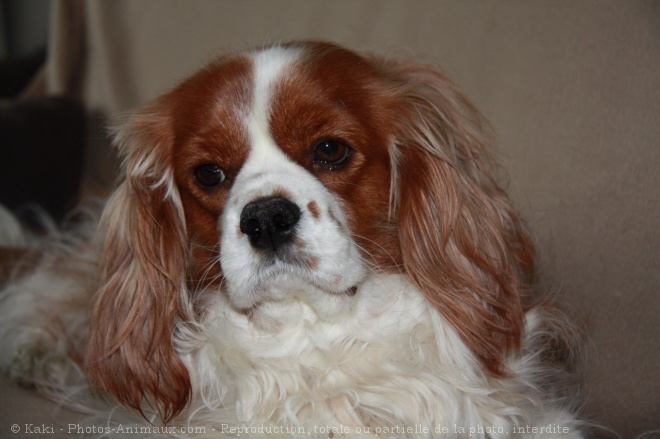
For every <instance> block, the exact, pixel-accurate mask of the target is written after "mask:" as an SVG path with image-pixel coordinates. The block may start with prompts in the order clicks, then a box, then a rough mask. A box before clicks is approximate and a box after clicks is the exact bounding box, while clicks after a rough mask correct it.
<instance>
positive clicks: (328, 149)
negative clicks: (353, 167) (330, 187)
mask: <svg viewBox="0 0 660 439" xmlns="http://www.w3.org/2000/svg"><path fill="white" fill-rule="evenodd" d="M352 151H353V150H352V149H351V148H350V147H349V146H347V145H345V144H343V143H341V142H337V141H336V140H327V139H323V140H319V141H318V142H316V143H315V144H314V163H316V164H319V165H322V166H325V167H328V168H330V169H337V168H339V167H341V166H342V165H344V164H346V163H347V162H348V159H349V158H350V156H351V152H352Z"/></svg>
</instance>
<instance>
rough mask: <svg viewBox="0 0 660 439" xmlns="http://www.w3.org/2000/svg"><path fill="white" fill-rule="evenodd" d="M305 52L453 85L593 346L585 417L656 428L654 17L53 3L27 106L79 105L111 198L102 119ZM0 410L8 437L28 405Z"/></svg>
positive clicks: (592, 11) (659, 211)
mask: <svg viewBox="0 0 660 439" xmlns="http://www.w3.org/2000/svg"><path fill="white" fill-rule="evenodd" d="M299 38H307V39H309V38H311V39H324V40H332V41H335V42H338V43H342V44H345V45H347V46H349V47H352V48H354V49H358V50H367V51H372V52H374V53H379V54H384V55H387V56H391V57H394V58H404V59H406V58H413V59H418V60H419V59H421V60H424V61H427V62H429V63H431V64H435V65H437V66H440V67H442V68H443V69H444V70H445V71H447V72H448V73H449V75H450V76H451V77H453V78H454V79H455V81H456V82H457V83H458V84H459V85H460V87H461V88H462V89H463V90H464V92H465V93H466V94H467V95H468V96H469V97H470V98H471V99H472V100H473V101H474V103H475V104H476V105H477V106H478V107H479V108H481V109H482V111H483V112H484V113H485V115H486V117H487V118H488V119H489V120H490V121H491V123H492V125H493V127H494V130H495V132H496V133H497V148H498V149H497V154H498V158H499V160H500V162H501V164H502V165H503V168H504V169H506V172H507V173H508V181H509V182H510V183H509V191H510V193H511V194H512V195H513V198H514V199H515V200H516V202H517V204H518V206H519V207H520V208H521V210H522V211H523V212H524V215H525V217H526V218H527V220H528V222H529V224H530V227H531V229H532V231H533V233H534V234H535V236H536V237H537V240H538V247H539V249H540V253H541V267H540V268H541V272H542V276H543V279H544V284H545V286H546V288H547V289H548V290H550V291H559V295H560V297H561V303H562V304H563V305H564V306H565V308H568V309H569V310H570V311H571V312H572V314H574V315H575V316H576V319H577V320H578V321H579V322H582V323H581V324H582V325H583V326H584V328H585V330H586V332H587V333H588V334H589V340H588V342H587V343H586V347H585V349H586V355H585V357H586V360H585V365H584V372H583V374H584V380H583V383H584V384H583V386H582V394H583V396H584V398H585V408H584V413H585V414H586V415H587V416H588V417H589V418H590V419H591V420H593V421H595V422H597V423H600V424H603V425H605V426H607V427H610V428H611V429H612V430H613V431H614V432H616V433H618V434H619V435H621V437H630V438H634V437H637V436H639V435H640V434H641V433H643V432H648V431H651V430H660V377H659V376H660V374H658V364H660V342H659V341H658V339H659V336H660V334H659V330H658V320H659V318H658V316H659V315H660V294H659V291H658V290H659V288H660V270H659V269H658V264H659V263H660V232H659V227H658V225H659V224H658V218H659V217H660V172H659V171H660V145H659V144H658V143H659V140H658V139H660V123H659V119H660V3H658V2H654V1H627V2H616V1H609V0H607V1H600V0H590V1H580V2H574V1H571V0H560V1H538V0H532V1H527V2H509V1H498V2H478V1H433V0H429V1H416V2H401V1H397V0H360V1H353V0H339V1H333V2H321V1H319V2H314V1H311V2H310V1H306V0H286V1H276V2H275V1H268V0H263V1H257V0H253V1H244V2H231V1H210V0H209V1H204V0H191V1H174V0H168V1H163V0H141V1H128V0H113V1H112V2H110V1H103V0H90V1H85V2H77V1H67V0H60V1H55V2H54V7H53V28H52V29H51V50H50V53H49V60H48V65H47V69H46V70H45V72H44V75H42V77H41V79H40V81H38V82H37V83H35V84H33V87H32V88H31V91H32V93H37V94H38V93H66V94H70V95H73V96H77V97H79V98H81V99H82V100H83V102H84V103H85V105H86V106H87V108H88V110H89V111H90V113H91V114H92V115H93V124H94V125H95V126H97V127H99V129H98V130H97V131H96V132H94V133H93V134H92V136H91V142H90V151H89V155H88V163H87V184H88V185H89V186H90V187H95V188H107V187H108V185H109V184H110V182H111V181H112V176H113V175H114V169H113V167H112V166H111V165H109V164H108V163H111V161H110V160H109V158H108V157H110V156H111V153H110V152H109V150H108V147H107V143H108V142H107V138H106V137H105V135H104V131H103V130H102V129H100V127H101V126H102V124H104V123H105V122H106V120H107V117H108V116H110V115H113V114H116V113H117V112H120V111H124V110H127V109H129V108H132V107H135V106H137V105H140V104H143V103H146V102H147V101H149V100H150V99H153V98H154V97H156V96H157V95H159V94H160V93H162V92H165V91H167V90H168V89H169V88H170V87H171V86H173V85H175V84H176V83H177V82H178V81H179V80H181V79H182V78H184V77H185V76H186V75H188V74H190V73H192V72H194V71H195V70H196V69H198V68H200V67H201V66H203V65H204V64H205V63H206V62H208V61H209V60H211V59H213V58H214V57H215V56H217V55H219V54H221V53H223V52H225V51H227V50H233V49H235V48H241V47H247V46H252V45H261V44H265V43H269V42H273V41H278V40H292V39H299ZM3 389H4V385H3ZM6 395H7V393H5V392H4V391H3V393H2V396H0V400H1V399H3V398H6V397H7V396H6ZM23 396H24V395H23ZM2 404H3V405H4V406H5V407H6V408H8V410H4V411H3V412H4V414H3V415H2V418H0V428H2V432H3V433H2V434H4V432H5V430H6V428H5V425H10V424H11V422H10V421H11V416H10V415H8V413H11V412H12V411H13V410H16V411H18V410H19V409H20V410H24V411H25V410H28V412H29V410H30V407H29V404H31V403H28V402H25V401H22V402H21V404H20V405H19V406H15V405H11V406H9V405H8V404H7V403H6V402H4V401H3V403H2ZM33 422H34V423H37V422H38V421H37V420H34V421H33ZM603 434H604V433H603Z"/></svg>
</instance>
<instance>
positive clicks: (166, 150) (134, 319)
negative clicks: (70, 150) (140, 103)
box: [86, 102, 191, 422]
mask: <svg viewBox="0 0 660 439" xmlns="http://www.w3.org/2000/svg"><path fill="white" fill-rule="evenodd" d="M115 134H116V135H115V144H116V146H117V147H118V148H119V150H120V154H121V156H122V157H123V160H124V163H123V165H122V172H123V175H122V181H121V183H120V184H119V186H118V188H117V189H116V190H115V192H114V193H113V195H112V196H111V198H110V200H109V201H108V204H107V206H106V208H105V210H104V212H103V217H102V219H101V231H102V232H103V233H104V234H105V243H104V246H103V254H102V257H101V263H100V266H99V276H100V279H99V281H100V286H99V289H98V291H97V293H96V296H95V303H94V309H93V312H92V318H91V322H90V340H89V344H88V349H87V358H86V361H87V367H88V369H89V375H90V378H91V380H92V381H93V382H94V383H96V384H97V385H98V386H99V387H101V388H102V389H103V390H105V391H107V392H109V393H111V394H112V395H113V396H114V397H116V398H117V400H118V401H119V402H121V403H122V404H124V405H126V406H129V407H131V408H134V409H136V410H138V411H140V412H142V410H143V402H145V401H148V403H149V404H150V405H151V408H152V409H155V410H156V411H157V412H158V414H159V415H160V416H161V418H162V419H163V420H164V421H165V422H167V421H168V420H170V419H171V418H172V417H173V416H175V415H176V414H177V413H179V412H180V411H181V410H183V409H184V408H185V406H186V404H187V403H188V401H189V398H190V394H191V385H190V377H189V375H188V371H187V369H186V367H185V366H184V364H183V362H182V361H181V359H180V358H179V357H178V355H177V353H176V352H175V347H174V344H173V337H172V332H173V330H174V327H175V324H176V321H177V320H184V321H185V315H184V314H185V309H186V306H187V301H188V298H187V296H186V294H187V289H186V273H187V264H188V260H189V255H188V244H187V238H186V227H185V219H184V215H183V209H182V207H181V200H180V197H179V193H178V190H177V188H176V186H175V184H174V178H173V175H172V166H171V162H172V157H171V155H172V144H173V141H174V140H173V138H174V135H173V133H172V124H171V123H170V121H169V117H168V114H167V112H166V111H165V105H164V103H162V102H161V103H156V104H154V105H152V106H151V107H148V108H147V109H144V110H141V111H138V112H136V113H134V114H132V115H130V116H128V117H127V118H126V120H124V121H123V122H122V123H121V124H120V126H119V128H118V129H117V130H116V133H115Z"/></svg>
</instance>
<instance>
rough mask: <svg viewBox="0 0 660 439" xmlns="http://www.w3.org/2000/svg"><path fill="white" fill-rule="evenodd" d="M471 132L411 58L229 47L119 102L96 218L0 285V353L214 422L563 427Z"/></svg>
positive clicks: (128, 405)
mask: <svg viewBox="0 0 660 439" xmlns="http://www.w3.org/2000/svg"><path fill="white" fill-rule="evenodd" d="M489 133H490V130H489V128H488V124H487V123H486V121H485V120H484V118H483V116H482V115H481V114H480V113H479V111H478V110H477V109H476V108H475V107H474V106H473V105H472V104H471V103H470V102H469V101H468V99H467V98H466V97H465V96H464V95H463V94H462V93H461V92H460V91H459V90H458V89H457V87H456V86H455V85H454V84H453V83H452V82H451V81H450V80H449V79H448V78H447V76H445V74H443V73H442V72H440V71H438V70H437V69H434V68H432V67H429V66H426V65H422V64H416V63H413V62H395V61H391V60H385V59H381V58H378V57H375V56H370V55H360V54H357V53H354V52H352V51H350V50H348V49H345V48H342V47H339V46H337V45H334V44H331V43H325V42H292V43H286V44H284V43H283V44H276V45H273V46H267V47H262V48H258V49H253V50H247V51H241V52H238V53H234V54H231V55H227V56H224V57H222V58H220V59H219V60H217V61H215V62H213V63H212V64H210V65H209V66H208V67H206V68H204V69H203V70H201V71H199V72H198V73H196V74H194V75H193V76H191V77H190V78H188V79H186V80H185V81H184V82H183V83H181V84H180V85H179V86H178V87H176V88H175V89H174V90H173V91H171V92H169V93H167V94H165V95H164V96H162V97H160V98H159V99H157V100H156V101H155V102H153V103H151V104H149V105H147V106H145V107H144V108H141V109H139V110H137V111H134V112H132V113H130V114H128V115H126V116H124V117H122V118H120V120H119V122H118V123H117V124H116V126H115V128H114V140H115V145H116V147H117V149H118V151H119V155H120V157H121V159H122V164H121V175H120V180H119V182H118V185H117V187H116V189H115V190H114V192H113V194H112V195H111V196H110V197H109V199H108V201H107V204H106V205H105V207H104V208H103V211H102V213H101V214H100V220H99V225H98V227H96V226H95V225H94V226H90V225H89V224H88V225H87V226H86V227H80V228H79V229H78V230H77V231H76V230H74V231H71V230H70V231H68V232H65V233H63V234H61V236H60V237H59V238H58V239H56V240H55V242H56V243H55V244H51V245H49V246H48V248H47V249H46V250H43V249H42V250H41V252H42V256H41V258H40V262H39V263H38V264H36V267H34V268H31V269H30V270H22V273H21V274H20V275H16V276H15V277H14V279H13V280H12V281H10V282H9V283H8V285H7V286H6V287H5V289H4V292H3V293H2V295H3V296H2V297H3V298H2V305H1V307H0V339H1V340H2V341H1V345H0V348H1V350H2V369H3V370H4V371H5V372H6V373H7V374H9V375H10V376H11V377H12V378H13V379H15V380H17V381H19V382H23V383H28V384H32V385H35V386H37V387H38V388H39V389H41V390H42V391H44V392H45V393H47V394H49V395H51V397H55V398H57V399H59V400H64V401H66V402H67V403H69V404H70V405H71V404H73V405H75V398H76V395H82V394H85V395H87V396H85V398H89V399H88V400H86V401H92V400H93V401H96V402H94V404H97V402H98V403H99V404H101V406H103V404H104V403H101V402H100V401H103V400H104V399H109V400H111V401H113V402H111V403H109V404H110V406H111V405H112V404H116V405H117V406H118V407H123V408H124V409H125V412H126V413H129V412H135V413H138V414H140V415H141V416H143V417H144V418H145V419H147V420H148V421H149V422H150V423H151V424H149V423H145V425H152V426H154V428H155V426H159V425H160V426H164V427H179V426H180V427H181V428H182V429H185V428H191V426H203V427H204V428H205V432H206V433H207V434H208V435H210V436H212V437H233V436H238V435H241V434H242V435H244V436H250V437H274V436H278V435H279V436H281V437H296V436H308V437H309V436H312V437H363V436H364V437H369V436H376V435H378V436H383V437H481V438H504V437H507V438H509V437H534V438H540V437H544V438H545V437H559V436H561V437H563V438H581V437H583V434H584V433H583V432H582V431H581V424H580V422H579V421H578V420H577V417H576V413H575V410H574V409H573V408H572V405H571V403H570V401H569V400H567V399H566V398H563V397H562V393H561V392H559V391H555V390H553V386H552V384H553V380H555V379H556V377H557V376H559V375H560V374H561V373H562V369H561V368H560V367H559V366H558V361H554V360H556V359H557V358H558V357H561V356H562V355H560V354H558V353H557V352H562V346H564V344H563V342H562V335H561V327H562V326H563V325H564V324H563V323H562V320H561V317H558V314H557V313H556V312H555V311H553V309H552V307H550V306H549V305H548V304H547V303H546V302H545V301H544V300H542V299H539V298H538V296H537V295H536V290H537V281H536V268H535V259H536V258H535V249H534V245H533V242H532V239H531V237H530V235H529V233H528V232H527V230H526V227H525V225H524V223H523V220H522V219H521V217H520V215H519V213H518V212H517V210H516V209H515V208H514V206H513V204H512V203H511V201H510V199H509V198H508V196H507V194H506V193H505V191H504V190H503V189H502V188H501V186H500V185H499V184H498V183H497V181H496V178H495V174H494V171H493V167H494V166H493V165H494V163H493V160H492V156H491V152H490V150H489V145H490V143H491V135H490V134H489ZM558 322H559V323H558ZM558 327H559V329H560V330H557V328H558ZM91 405H92V403H91V402H85V403H79V404H78V406H79V407H82V408H85V407H91ZM110 406H108V407H110ZM124 409H122V410H124ZM101 410H102V409H101ZM110 410H114V412H115V413H119V411H117V410H116V409H114V408H113V409H110V408H108V412H110ZM106 433H107V432H106ZM184 433H185V431H184ZM197 433H199V431H197Z"/></svg>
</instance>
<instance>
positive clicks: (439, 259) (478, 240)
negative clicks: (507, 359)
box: [393, 65, 534, 375]
mask: <svg viewBox="0 0 660 439" xmlns="http://www.w3.org/2000/svg"><path fill="white" fill-rule="evenodd" d="M394 69H395V71H396V75H397V76H398V77H399V78H402V80H401V83H400V86H399V90H398V99H397V102H398V103H399V104H400V105H403V108H399V111H398V112H397V115H398V116H399V118H398V120H397V122H396V123H397V124H398V129H399V133H398V134H397V140H396V143H397V145H396V151H395V157H396V161H397V162H398V166H397V167H396V169H397V172H396V178H397V180H398V185H396V186H395V188H396V189H395V190H398V193H396V194H395V195H394V197H393V198H394V199H395V203H398V209H397V210H398V225H399V231H400V245H401V249H402V259H403V264H404V267H405V270H406V272H407V273H408V274H409V276H410V277H411V278H412V280H413V282H415V284H416V285H417V286H418V287H419V288H420V289H421V291H423V292H424V294H425V295H426V297H427V298H428V300H429V301H430V302H431V303H432V304H433V305H434V306H435V307H436V308H437V310H438V311H439V312H440V313H441V314H442V315H443V316H444V317H445V318H446V319H447V320H448V321H449V322H450V323H451V324H452V325H453V326H454V328H455V329H456V330H457V331H458V333H459V334H460V336H461V338H462V339H463V341H464V342H465V343H466V344H467V346H468V347H469V348H470V349H471V350H472V352H474V354H475V356H476V358H478V360H479V361H480V362H481V363H482V364H483V365H484V366H485V367H486V368H487V370H489V371H490V372H491V373H492V374H494V375H500V374H502V373H504V372H505V371H504V370H503V360H504V356H505V355H506V353H507V352H508V351H510V350H513V349H516V348H518V347H519V346H520V341H521V333H522V327H523V319H524V305H523V302H524V296H525V295H526V294H527V292H528V290H529V288H530V287H531V284H532V282H533V278H534V266H533V265H534V248H533V245H532V243H531V241H530V239H529V237H528V235H527V234H526V232H525V229H524V227H523V224H522V222H521V219H520V217H519V216H518V213H517V212H516V210H515V209H514V207H513V206H512V204H511V202H510V200H509V198H508V197H507V195H506V194H505V192H504V191H503V190H502V189H501V188H500V187H499V186H498V184H497V183H496V181H495V179H494V176H493V173H492V166H491V163H490V157H489V154H488V151H487V146H486V145H487V143H488V141H489V135H488V133H489V130H488V128H487V124H486V123H485V121H484V120H483V117H482V116H481V115H480V113H479V112H478V111H477V110H476V109H475V108H474V106H473V105H472V104H471V103H470V102H469V101H468V100H467V99H466V98H465V97H464V96H463V95H462V94H461V93H460V92H459V91H458V90H457V89H456V87H455V86H454V85H453V84H452V83H451V82H450V81H449V80H448V79H447V78H446V77H445V76H444V75H443V74H441V73H440V72H438V71H435V70H433V69H431V68H429V67H425V66H419V65H400V66H397V67H394Z"/></svg>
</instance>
